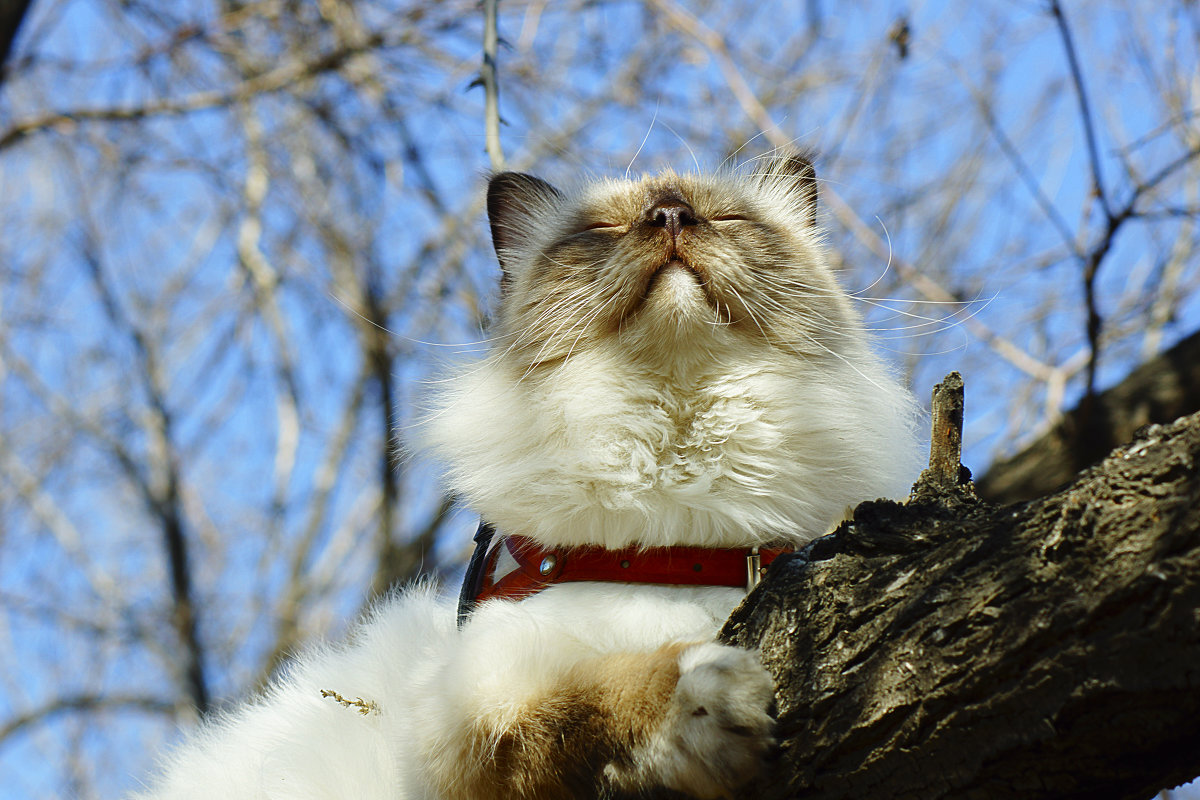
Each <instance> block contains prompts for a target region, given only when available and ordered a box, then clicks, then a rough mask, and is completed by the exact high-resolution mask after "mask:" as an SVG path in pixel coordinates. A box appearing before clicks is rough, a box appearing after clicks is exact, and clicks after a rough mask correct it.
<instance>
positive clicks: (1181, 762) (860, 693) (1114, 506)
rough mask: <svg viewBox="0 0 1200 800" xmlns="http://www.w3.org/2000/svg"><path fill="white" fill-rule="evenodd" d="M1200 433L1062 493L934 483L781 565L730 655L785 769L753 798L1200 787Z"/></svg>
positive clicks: (1171, 437) (992, 795)
mask: <svg viewBox="0 0 1200 800" xmlns="http://www.w3.org/2000/svg"><path fill="white" fill-rule="evenodd" d="M1198 460H1200V415H1195V416H1192V417H1188V418H1185V419H1181V420H1179V421H1177V422H1175V423H1173V424H1171V425H1167V426H1151V427H1149V428H1147V429H1145V430H1143V431H1142V432H1141V434H1140V436H1139V438H1138V439H1136V440H1135V441H1134V442H1133V443H1132V444H1130V445H1127V446H1125V447H1122V448H1119V449H1118V450H1116V451H1115V452H1114V453H1112V454H1111V455H1110V456H1109V457H1108V458H1107V459H1105V460H1104V462H1103V463H1101V464H1100V465H1098V466H1096V467H1093V468H1091V469H1089V470H1088V471H1086V472H1085V473H1084V474H1082V475H1081V476H1079V477H1078V479H1077V480H1075V481H1074V482H1073V483H1072V484H1071V485H1070V486H1068V487H1067V488H1065V489H1063V490H1062V491H1060V492H1058V493H1057V494H1054V495H1052V496H1049V497H1046V498H1043V499H1040V500H1035V501H1032V502H1029V503H1026V504H1023V505H1015V506H1009V507H1003V508H1002V507H997V506H993V505H989V504H987V503H985V502H983V501H982V500H980V499H979V498H978V497H977V496H976V495H975V493H974V489H973V487H972V486H971V485H970V484H969V482H964V483H961V484H959V485H948V484H947V483H946V482H944V481H933V480H930V479H929V478H930V473H931V472H932V470H931V471H929V472H927V473H926V475H925V476H923V478H922V481H921V482H919V483H918V484H917V486H916V487H915V488H914V494H913V496H912V497H911V498H910V499H909V501H908V502H907V503H906V504H899V503H893V502H887V501H875V502H869V503H864V504H863V505H861V506H859V507H858V509H857V510H856V511H855V514H854V517H853V519H852V520H850V521H848V522H846V523H845V524H843V525H842V526H841V527H840V528H839V529H838V530H837V531H836V532H834V533H832V534H830V535H829V536H826V537H823V538H821V539H819V540H817V541H815V542H813V543H812V544H811V545H809V546H808V547H807V548H805V549H804V550H803V551H801V552H800V553H797V554H796V555H794V556H791V557H786V558H780V559H778V560H777V561H776V562H775V564H773V565H772V567H771V570H770V573H769V574H768V576H767V577H766V579H765V580H764V582H763V583H762V584H761V585H760V587H759V588H758V589H756V590H755V592H754V593H753V594H752V595H751V596H750V597H748V598H747V600H746V602H745V603H744V604H743V605H742V607H741V608H739V609H738V610H737V611H736V612H735V613H734V615H733V616H732V617H731V619H730V620H729V622H728V623H727V625H726V627H725V629H724V631H723V632H722V637H723V638H724V639H725V640H726V641H729V642H733V643H737V644H741V645H745V646H752V647H760V648H761V650H762V654H763V660H764V663H765V664H766V665H767V668H768V669H770V670H771V671H772V672H773V673H774V675H775V677H776V680H777V683H778V686H779V689H780V692H779V728H778V734H779V738H780V740H781V748H780V753H779V761H778V762H777V763H776V764H774V765H773V767H772V769H771V770H770V772H769V775H768V777H767V779H766V780H764V781H763V782H762V783H761V785H759V786H756V787H753V789H752V790H750V791H748V792H746V793H745V795H744V796H746V797H755V798H756V800H772V798H784V797H805V798H822V800H825V799H826V798H828V799H829V800H833V799H834V798H855V799H856V800H861V798H867V797H870V798H917V797H920V798H924V799H925V800H931V799H934V798H942V797H947V798H949V797H953V798H956V800H964V799H969V798H989V800H991V799H996V798H1022V799H1023V800H1036V799H1037V798H1084V797H1087V798H1090V799H1091V800H1107V799H1108V798H1113V799H1116V798H1131V800H1146V798H1149V797H1151V796H1152V795H1153V794H1154V792H1155V791H1157V790H1158V789H1160V788H1163V787H1169V786H1174V785H1177V784H1179V783H1182V782H1185V781H1187V780H1189V779H1191V778H1193V777H1195V776H1196V775H1198V774H1200V475H1198V474H1197V461H1198Z"/></svg>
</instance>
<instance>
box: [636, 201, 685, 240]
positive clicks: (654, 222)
mask: <svg viewBox="0 0 1200 800" xmlns="http://www.w3.org/2000/svg"><path fill="white" fill-rule="evenodd" d="M697 222H698V220H697V219H696V212H695V211H693V210H692V207H691V206H689V205H688V204H687V203H686V202H684V201H683V200H681V199H680V198H678V197H668V198H664V199H662V200H659V201H658V202H657V203H655V204H654V205H653V206H652V207H651V208H650V209H649V210H648V211H647V212H646V224H647V225H649V226H650V227H652V228H666V229H667V231H669V232H670V234H671V238H672V239H674V238H675V237H677V236H678V235H679V234H680V233H681V232H682V231H683V229H684V227H685V226H688V225H695V224H696V223H697Z"/></svg>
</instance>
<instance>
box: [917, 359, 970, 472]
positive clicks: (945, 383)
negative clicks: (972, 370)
mask: <svg viewBox="0 0 1200 800" xmlns="http://www.w3.org/2000/svg"><path fill="white" fill-rule="evenodd" d="M962 428H963V379H962V375H960V374H959V373H957V372H951V373H950V374H949V375H947V376H946V377H945V379H943V380H942V382H941V383H939V384H938V385H936V386H934V387H933V423H932V433H931V436H930V441H929V468H928V469H926V470H925V472H924V474H922V475H921V479H922V480H923V481H924V480H929V481H932V482H934V483H939V484H942V485H945V486H957V485H958V484H960V483H962V482H963V481H962V473H963V468H962Z"/></svg>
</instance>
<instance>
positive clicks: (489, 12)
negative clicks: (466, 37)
mask: <svg viewBox="0 0 1200 800" xmlns="http://www.w3.org/2000/svg"><path fill="white" fill-rule="evenodd" d="M499 2H500V0H483V66H482V67H480V69H479V80H480V81H481V82H482V83H483V96H484V106H483V120H484V126H483V127H484V133H485V137H486V141H487V154H488V160H489V161H491V163H492V171H494V172H500V171H502V170H503V169H504V150H503V149H502V148H501V146H500V82H499V80H498V79H497V75H496V47H497V43H498V41H499V37H498V35H497V32H496V26H497V21H496V10H497V9H496V7H497V6H498V5H499Z"/></svg>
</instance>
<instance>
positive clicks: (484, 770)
mask: <svg viewBox="0 0 1200 800" xmlns="http://www.w3.org/2000/svg"><path fill="white" fill-rule="evenodd" d="M688 646H689V645H685V644H672V645H667V646H664V647H661V648H659V649H658V650H655V651H654V652H651V653H618V654H613V655H608V656H602V657H598V658H595V659H589V660H587V661H584V662H581V663H579V664H577V665H576V666H575V667H574V668H572V669H571V670H570V671H569V672H567V673H566V674H565V675H563V676H562V681H561V683H560V684H559V685H558V686H557V687H555V688H554V689H553V690H552V691H551V692H549V693H548V694H547V695H546V696H544V697H542V698H540V699H539V700H537V701H534V702H530V703H529V704H528V705H527V706H526V707H525V708H524V709H522V710H521V711H520V712H518V713H517V714H516V715H515V716H514V717H513V718H511V719H510V721H509V723H508V724H507V725H505V726H503V727H500V726H498V725H497V724H496V723H495V722H494V721H490V720H485V719H480V720H475V721H474V722H473V723H472V724H471V726H470V728H469V733H468V741H467V742H465V743H464V747H463V758H462V761H461V763H459V764H458V765H457V766H458V768H459V772H458V773H457V774H455V775H445V776H441V777H442V778H443V780H442V781H440V783H441V784H442V785H441V786H440V787H439V788H440V789H441V792H440V795H441V796H442V797H444V798H447V800H451V798H454V799H455V800H458V799H461V800H574V799H575V798H580V797H589V796H595V795H596V793H597V790H598V788H599V786H600V784H601V781H602V775H603V771H604V768H605V766H606V765H608V764H609V763H613V762H616V763H618V764H620V763H622V762H627V761H628V759H629V757H630V753H631V752H632V751H633V750H634V749H635V748H636V747H638V746H639V745H641V744H643V743H644V742H646V740H647V739H648V738H649V737H650V735H651V733H652V732H653V730H654V729H655V728H656V727H657V726H658V725H659V723H661V721H662V719H663V716H664V714H665V711H666V708H667V704H668V702H669V701H670V699H671V694H672V693H673V692H674V691H675V684H676V683H677V682H678V680H679V664H678V657H679V653H680V652H681V651H682V650H683V649H685V648H686V647H688Z"/></svg>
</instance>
